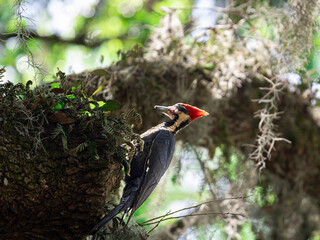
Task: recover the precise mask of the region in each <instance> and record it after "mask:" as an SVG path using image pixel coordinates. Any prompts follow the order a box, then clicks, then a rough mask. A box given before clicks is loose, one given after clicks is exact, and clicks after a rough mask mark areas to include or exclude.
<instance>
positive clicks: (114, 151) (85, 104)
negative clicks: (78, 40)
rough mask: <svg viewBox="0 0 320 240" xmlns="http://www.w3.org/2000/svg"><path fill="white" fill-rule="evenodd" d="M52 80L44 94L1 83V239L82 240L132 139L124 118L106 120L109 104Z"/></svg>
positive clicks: (118, 173)
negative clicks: (53, 86) (52, 82)
mask: <svg viewBox="0 0 320 240" xmlns="http://www.w3.org/2000/svg"><path fill="white" fill-rule="evenodd" d="M2 71H3V70H2ZM58 76H59V78H60V79H59V81H58V82H57V83H56V87H55V88H53V89H51V90H50V88H49V87H47V86H45V85H43V86H40V87H36V88H34V89H30V86H31V84H32V82H31V81H29V82H28V83H27V84H26V86H24V85H23V84H16V85H14V84H12V83H10V82H7V83H4V84H1V85H0V131H1V133H0V159H1V161H0V206H1V207H0V214H1V216H2V217H1V220H0V236H1V237H2V238H3V239H81V238H84V236H85V235H86V234H87V233H88V231H89V230H90V228H91V227H92V226H93V225H94V224H95V223H96V222H97V221H98V219H99V218H100V217H101V215H103V212H104V210H103V209H104V206H105V203H106V201H107V200H110V199H111V194H110V193H112V192H114V191H115V190H117V189H118V188H119V184H120V180H121V179H122V176H123V172H122V164H123V165H125V166H126V165H128V163H127V161H128V159H127V157H126V156H127V155H128V154H129V155H130V152H132V151H133V145H132V144H131V141H136V142H137V141H138V140H139V137H138V136H137V135H135V134H134V133H133V132H132V128H131V126H129V125H128V124H127V123H126V122H125V119H124V117H111V116H110V114H109V112H110V111H112V110H114V109H116V108H117V104H116V103H115V102H114V101H109V102H107V103H102V102H97V101H95V100H94V99H93V98H92V96H88V95H86V92H85V90H84V88H83V82H81V81H77V82H76V84H75V86H74V87H71V88H70V87H67V85H68V84H67V83H66V82H65V76H64V74H63V73H62V72H59V73H58ZM51 88H52V87H51ZM99 104H100V105H99ZM114 115H117V114H116V113H115V114H114Z"/></svg>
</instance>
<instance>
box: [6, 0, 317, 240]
mask: <svg viewBox="0 0 320 240" xmlns="http://www.w3.org/2000/svg"><path fill="white" fill-rule="evenodd" d="M0 4H1V8H0V12H1V14H0V19H1V22H0V31H1V35H0V39H1V40H2V41H0V49H1V52H0V65H1V66H6V68H5V69H6V72H5V73H4V76H3V78H2V79H3V80H10V81H12V82H13V83H18V82H22V83H26V82H27V81H28V80H30V79H31V80H33V81H34V82H36V83H37V84H39V85H40V84H41V81H43V80H45V81H52V80H54V79H55V73H56V72H57V67H58V68H59V69H60V70H61V71H63V72H65V73H66V74H67V75H69V77H67V78H68V79H69V81H70V82H71V83H72V82H76V81H77V80H78V79H84V81H85V83H86V89H87V90H88V92H91V93H92V92H94V91H95V90H97V89H98V88H99V87H101V86H102V90H101V91H99V92H98V93H96V94H95V98H96V99H98V100H104V101H106V100H110V99H113V100H117V101H118V102H119V103H120V106H121V107H120V109H119V110H117V111H114V112H112V115H113V116H117V115H120V113H121V112H125V113H128V112H129V111H130V110H132V109H134V111H135V112H137V113H138V114H140V115H141V117H142V120H143V124H142V125H139V124H135V127H134V128H133V129H134V131H135V132H137V133H141V132H143V131H144V130H146V129H148V128H149V127H151V126H154V125H156V124H158V123H159V122H161V121H164V120H165V117H164V116H161V115H160V113H157V112H155V111H154V110H153V106H154V105H155V104H161V105H171V104H174V103H176V102H186V103H190V104H193V105H196V106H198V107H201V108H203V109H205V110H206V111H208V112H210V116H209V117H207V118H203V119H200V120H198V121H197V122H195V123H192V124H191V125H190V126H189V127H188V129H186V130H184V131H183V132H181V133H179V134H178V136H177V138H178V141H177V145H176V152H175V155H174V160H173V162H172V164H171V167H170V168H169V170H168V172H167V174H166V175H165V176H164V177H163V179H162V180H161V182H160V184H159V186H158V187H157V188H156V190H155V192H154V193H153V194H152V195H151V196H150V198H149V199H148V200H147V201H146V202H145V204H143V206H142V207H141V208H139V209H138V211H137V212H136V213H135V215H134V220H135V221H137V222H139V223H142V225H144V226H143V227H145V228H146V231H147V232H148V231H150V230H152V231H151V232H150V233H149V234H150V235H151V236H150V238H155V239H170V238H172V239H312V240H316V239H319V238H320V210H319V209H320V202H319V199H320V189H319V187H318V183H319V181H320V179H319V176H320V155H319V154H320V152H319V149H320V139H319V136H320V135H319V133H320V132H319V126H318V124H319V117H318V114H319V110H318V104H319V101H318V92H317V90H318V88H319V81H318V72H319V67H320V65H319V54H318V52H319V47H320V43H319V41H320V36H319V35H318V32H317V27H318V24H319V23H318V18H319V3H318V1H303V0H301V1H299V0H291V1H242V0H230V1H223V0H219V1H205V0H198V1H177V0H175V1H157V0H150V1H142V0H128V1H97V0H92V1H72V0H70V1H57V0H50V1H25V2H24V1H1V2H0ZM97 68H98V69H99V71H96V72H92V71H93V69H97ZM120 193H121V190H120V191H119V194H120ZM119 196H120V195H118V194H117V193H116V194H115V196H114V198H113V199H115V202H117V198H119ZM204 202H208V203H206V204H202V205H199V206H197V207H195V208H190V207H191V206H194V205H198V204H201V203H204ZM107 206H108V207H109V208H110V206H111V205H110V204H109V205H107ZM183 208H188V209H187V210H186V211H181V212H178V213H177V214H174V215H169V216H168V217H172V216H174V217H175V218H172V219H169V220H166V221H162V222H161V223H160V224H159V226H157V227H156V228H155V229H153V228H154V226H155V225H150V226H149V225H147V222H146V223H144V224H143V222H145V221H147V220H149V219H152V218H155V217H158V216H161V215H163V214H167V213H168V212H169V211H171V212H174V211H176V210H179V209H183ZM188 214H194V215H195V216H189V217H183V218H179V216H185V215H188ZM162 220H163V219H162Z"/></svg>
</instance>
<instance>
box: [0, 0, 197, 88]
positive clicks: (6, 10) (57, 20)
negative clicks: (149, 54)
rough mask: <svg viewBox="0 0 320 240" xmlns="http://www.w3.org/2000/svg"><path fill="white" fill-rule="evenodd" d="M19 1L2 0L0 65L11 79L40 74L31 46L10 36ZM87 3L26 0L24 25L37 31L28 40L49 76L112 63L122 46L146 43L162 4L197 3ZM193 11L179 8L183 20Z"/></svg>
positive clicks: (174, 0) (122, 0)
mask: <svg viewBox="0 0 320 240" xmlns="http://www.w3.org/2000/svg"><path fill="white" fill-rule="evenodd" d="M15 2H16V1H14V0H9V1H4V0H0V34H1V35H0V39H2V40H3V41H0V66H7V75H6V76H9V78H10V79H8V80H10V81H12V82H21V81H23V82H26V81H27V80H30V79H33V77H34V74H35V72H34V70H33V69H32V68H28V64H27V63H26V61H28V60H30V59H28V55H27V54H26V49H24V48H23V47H21V43H20V42H19V41H18V39H17V37H14V36H13V35H12V37H9V38H8V35H10V36H11V34H14V33H15V32H16V31H17V28H16V24H17V16H15V15H14V13H15ZM85 2H86V1H73V0H69V1H59V0H49V1H44V0H43V1H34V0H32V1H25V2H24V1H22V4H23V5H22V9H23V11H22V16H23V18H22V25H23V26H25V27H26V30H28V31H33V32H34V33H35V35H36V37H35V38H34V39H32V40H28V41H27V43H28V47H29V49H30V50H31V52H32V54H33V55H34V57H35V59H34V60H35V61H36V62H37V63H39V64H41V68H42V69H43V71H44V72H45V73H46V74H48V75H49V76H50V75H52V74H53V73H54V72H55V71H56V67H59V68H60V69H61V70H63V71H65V72H66V73H67V74H69V73H73V72H81V71H83V70H85V69H92V68H96V67H101V66H104V67H105V66H108V65H110V64H111V63H112V62H114V61H116V60H117V59H118V57H119V55H118V54H117V52H118V51H119V50H125V51H126V50H128V49H130V48H132V46H133V45H135V44H139V45H144V44H145V41H146V40H147V38H148V36H149V34H150V30H151V29H152V27H155V26H157V25H158V23H159V21H160V19H161V17H162V16H163V15H164V12H162V11H161V7H163V6H166V7H172V6H191V5H192V1H190V0H166V1H159V2H158V1H155V4H154V5H151V6H146V4H144V2H143V1H142V0H114V1H97V0H91V1H87V3H85ZM59 12H61V14H60V15H59ZM190 12H191V11H190V10H184V11H179V17H180V19H181V20H182V22H186V21H187V20H188V19H189V16H190ZM64 18H65V19H64ZM48 75H47V76H46V77H48Z"/></svg>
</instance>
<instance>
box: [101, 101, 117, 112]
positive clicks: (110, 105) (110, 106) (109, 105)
mask: <svg viewBox="0 0 320 240" xmlns="http://www.w3.org/2000/svg"><path fill="white" fill-rule="evenodd" d="M119 107H120V104H119V103H118V102H117V101H115V100H108V101H107V102H106V103H105V104H104V105H103V106H101V107H100V108H99V110H102V111H105V112H109V111H114V110H116V109H118V108H119Z"/></svg>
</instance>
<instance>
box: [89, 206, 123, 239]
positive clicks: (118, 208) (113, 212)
mask: <svg viewBox="0 0 320 240" xmlns="http://www.w3.org/2000/svg"><path fill="white" fill-rule="evenodd" d="M123 210H125V209H124V204H123V203H120V204H119V205H117V206H116V207H115V208H114V209H112V210H111V211H110V212H109V213H108V214H107V215H106V216H105V217H104V218H103V219H102V220H101V221H100V222H99V223H98V224H97V225H95V226H94V227H93V228H92V229H91V231H90V233H89V234H90V235H92V234H95V233H96V232H98V231H99V230H100V229H101V228H102V227H103V226H104V225H105V224H106V223H107V222H109V221H110V220H111V219H112V218H114V217H115V216H116V215H117V214H119V213H121V212H122V211H123Z"/></svg>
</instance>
